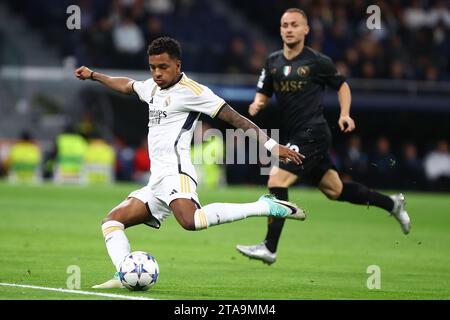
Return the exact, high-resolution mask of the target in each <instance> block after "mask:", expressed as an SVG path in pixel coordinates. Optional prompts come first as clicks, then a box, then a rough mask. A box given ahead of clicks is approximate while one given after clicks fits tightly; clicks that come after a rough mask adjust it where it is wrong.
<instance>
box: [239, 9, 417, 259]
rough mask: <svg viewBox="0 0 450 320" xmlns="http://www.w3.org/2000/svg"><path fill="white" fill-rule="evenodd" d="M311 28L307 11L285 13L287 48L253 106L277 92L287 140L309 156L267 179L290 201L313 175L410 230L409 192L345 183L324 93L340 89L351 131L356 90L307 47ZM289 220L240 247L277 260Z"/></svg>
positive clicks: (343, 197)
mask: <svg viewBox="0 0 450 320" xmlns="http://www.w3.org/2000/svg"><path fill="white" fill-rule="evenodd" d="M308 32H309V27H308V19H307V16H306V14H305V13H304V12H303V11H302V10H300V9H297V8H291V9H288V10H286V11H285V12H284V14H283V15H282V17H281V25H280V33H281V38H282V40H283V49H282V50H280V51H276V52H274V53H272V54H271V55H270V56H269V57H268V59H267V61H266V64H265V66H264V68H263V70H262V73H261V76H260V78H259V81H258V84H257V92H256V95H255V98H254V101H253V103H252V104H251V105H250V107H249V113H250V115H251V116H254V115H256V114H257V113H258V112H259V111H261V110H262V109H264V108H265V107H266V106H267V105H268V103H269V100H270V99H271V96H272V94H273V93H275V96H276V99H277V105H278V106H277V107H278V108H279V110H280V113H281V121H282V122H281V123H282V128H281V131H282V133H284V134H283V135H284V137H285V139H286V140H285V141H284V143H286V146H287V147H289V148H291V149H292V150H295V151H297V152H300V153H301V154H303V155H305V157H306V158H305V159H304V160H303V163H302V164H301V165H296V164H294V163H292V162H291V163H280V165H279V167H276V166H274V167H272V169H271V174H270V177H269V180H268V183H267V185H268V188H269V191H270V193H272V194H273V195H275V196H276V197H277V198H278V199H281V200H288V188H289V187H290V186H291V185H293V184H294V183H295V182H296V181H297V179H299V178H301V179H307V180H309V181H310V182H312V183H313V184H314V185H317V186H318V188H319V190H320V191H322V192H323V193H324V194H325V195H326V196H327V197H328V199H331V200H338V201H347V202H350V203H354V204H363V205H371V206H376V207H379V208H382V209H384V210H386V211H387V212H388V213H389V214H390V215H392V216H393V217H394V218H395V219H396V220H397V221H398V222H399V223H400V226H401V228H402V231H403V233H405V234H407V233H409V230H410V218H409V216H408V213H407V212H406V209H405V197H404V196H403V194H396V195H392V196H386V195H383V194H381V193H379V192H376V191H374V190H371V189H369V188H367V187H366V186H364V185H361V184H359V183H356V182H345V183H343V182H342V180H341V179H340V177H339V175H338V172H337V171H336V168H335V167H334V165H333V162H332V160H331V159H330V156H329V153H328V150H329V148H330V146H331V132H330V129H329V127H328V124H327V121H326V120H325V118H324V116H323V105H322V94H323V91H324V89H325V87H326V86H328V87H330V88H332V89H334V90H337V94H338V98H339V104H340V116H339V120H338V124H339V128H340V130H341V131H343V132H345V133H348V132H351V131H353V130H354V129H355V123H354V121H353V119H352V118H351V117H350V103H351V93H350V88H349V86H348V84H347V82H346V81H345V78H344V77H343V76H342V75H340V74H339V73H338V72H337V71H336V67H335V66H334V63H333V62H332V61H331V59H330V58H329V57H327V56H325V55H323V54H321V53H319V52H317V51H314V50H313V49H311V48H309V47H307V46H305V45H304V41H305V36H306V35H307V34H308ZM283 131H284V132H283ZM284 221H285V219H278V218H269V223H268V230H267V235H266V238H265V240H264V241H263V242H262V243H260V244H257V245H252V246H243V245H237V247H236V248H237V250H238V251H239V252H241V253H242V254H244V255H245V256H247V257H249V258H252V259H257V260H262V261H263V262H264V263H267V264H272V263H274V262H275V261H276V250H277V245H278V240H279V238H280V235H281V231H282V229H283V225H284Z"/></svg>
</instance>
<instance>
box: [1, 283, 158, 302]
mask: <svg viewBox="0 0 450 320" xmlns="http://www.w3.org/2000/svg"><path fill="white" fill-rule="evenodd" d="M0 286H5V287H18V288H27V289H37V290H47V291H56V292H63V293H73V294H84V295H87V296H99V297H107V298H118V299H128V300H156V299H152V298H146V297H133V296H126V295H122V294H113V293H100V292H91V291H81V290H69V289H61V288H48V287H40V286H30V285H24V284H15V283H3V282H0Z"/></svg>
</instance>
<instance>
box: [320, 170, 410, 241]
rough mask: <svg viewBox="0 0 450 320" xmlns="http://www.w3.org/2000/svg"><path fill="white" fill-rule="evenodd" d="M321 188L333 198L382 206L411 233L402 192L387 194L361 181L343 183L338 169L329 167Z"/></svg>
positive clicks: (405, 230) (406, 231)
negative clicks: (370, 187)
mask: <svg viewBox="0 0 450 320" xmlns="http://www.w3.org/2000/svg"><path fill="white" fill-rule="evenodd" d="M319 189H320V191H322V192H323V193H324V194H325V195H326V196H327V197H328V198H329V199H331V200H338V201H347V202H350V203H354V204H364V205H369V206H370V205H373V206H376V207H379V208H382V209H384V210H386V211H388V212H389V213H390V214H392V215H393V216H394V217H395V218H396V220H397V221H398V222H399V223H400V226H401V227H402V230H403V233H405V234H408V233H409V229H410V219H409V216H408V213H407V212H406V209H405V198H404V196H403V195H402V194H399V195H393V196H386V195H384V194H382V193H379V192H377V191H375V190H371V189H369V188H367V187H366V186H364V185H362V184H360V183H356V182H345V183H343V182H342V180H341V178H340V177H339V175H338V173H337V172H336V170H333V169H328V170H327V171H326V172H325V174H324V175H323V177H322V179H321V180H320V183H319Z"/></svg>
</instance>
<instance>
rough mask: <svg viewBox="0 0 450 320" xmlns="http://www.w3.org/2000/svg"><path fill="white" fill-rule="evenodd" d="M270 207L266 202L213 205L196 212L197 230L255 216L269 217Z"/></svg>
mask: <svg viewBox="0 0 450 320" xmlns="http://www.w3.org/2000/svg"><path fill="white" fill-rule="evenodd" d="M268 215H269V205H268V204H267V203H266V202H265V201H256V202H252V203H211V204H208V205H206V206H204V207H203V208H201V209H198V210H196V211H195V214H194V221H195V229H196V230H200V229H205V228H208V227H209V226H215V225H218V224H222V223H228V222H233V221H236V220H242V219H245V218H247V217H253V216H268Z"/></svg>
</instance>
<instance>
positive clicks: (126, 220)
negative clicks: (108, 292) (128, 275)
mask: <svg viewBox="0 0 450 320" xmlns="http://www.w3.org/2000/svg"><path fill="white" fill-rule="evenodd" d="M149 217H150V216H149V212H148V210H147V207H146V206H145V204H144V203H143V202H142V201H141V200H138V199H136V198H133V197H129V198H127V199H126V200H124V201H123V202H122V203H120V204H119V205H118V206H117V207H115V208H114V209H112V210H111V211H110V212H109V214H108V216H107V217H106V218H105V219H104V220H103V221H102V232H103V236H104V238H105V244H106V249H107V250H108V254H109V256H110V258H111V260H112V262H113V264H114V266H115V268H116V271H117V272H116V274H115V275H114V276H113V278H112V279H110V280H108V281H106V282H104V283H102V284H99V285H96V286H93V288H94V289H113V288H123V285H122V283H121V282H120V280H119V273H118V272H119V269H120V263H121V262H122V260H123V259H124V257H126V256H127V255H128V254H129V253H130V251H131V249H130V243H129V242H128V238H127V236H126V235H125V232H124V229H125V228H128V227H132V226H134V225H138V224H142V223H144V222H147V221H148V220H149Z"/></svg>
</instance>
